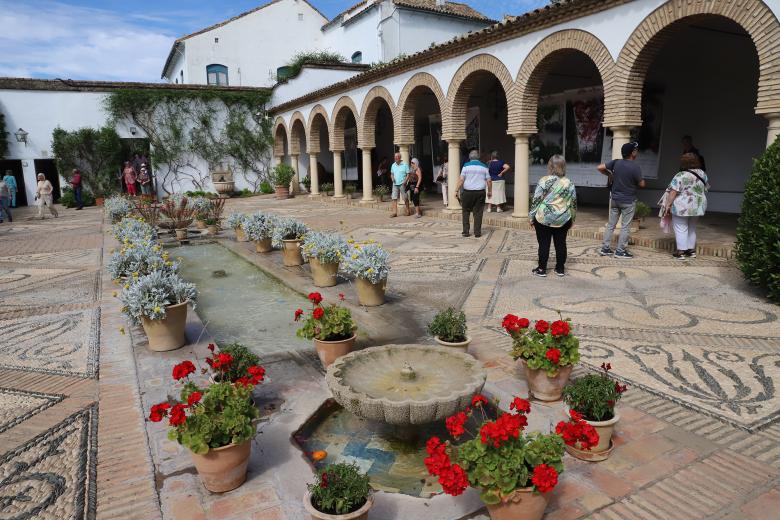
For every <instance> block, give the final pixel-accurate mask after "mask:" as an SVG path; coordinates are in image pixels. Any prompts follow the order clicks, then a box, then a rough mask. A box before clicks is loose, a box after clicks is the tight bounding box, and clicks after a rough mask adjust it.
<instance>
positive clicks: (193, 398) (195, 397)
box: [187, 392, 203, 406]
mask: <svg viewBox="0 0 780 520" xmlns="http://www.w3.org/2000/svg"><path fill="white" fill-rule="evenodd" d="M201 397H203V394H202V393H201V392H192V393H191V394H190V395H189V396H188V397H187V406H192V405H194V404H196V403H199V402H200V398H201Z"/></svg>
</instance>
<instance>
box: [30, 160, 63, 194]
mask: <svg viewBox="0 0 780 520" xmlns="http://www.w3.org/2000/svg"><path fill="white" fill-rule="evenodd" d="M39 173H42V174H44V175H45V176H46V179H47V180H48V181H49V182H50V183H51V185H52V186H53V187H54V192H53V193H52V195H53V196H54V202H57V201H58V200H60V195H62V194H61V193H60V174H59V173H58V172H57V165H56V163H55V162H54V159H35V176H36V178H37V176H38V174H39Z"/></svg>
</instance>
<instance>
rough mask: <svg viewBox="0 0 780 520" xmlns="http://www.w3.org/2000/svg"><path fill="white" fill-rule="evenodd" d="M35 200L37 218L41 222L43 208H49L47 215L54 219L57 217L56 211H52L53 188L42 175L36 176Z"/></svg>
mask: <svg viewBox="0 0 780 520" xmlns="http://www.w3.org/2000/svg"><path fill="white" fill-rule="evenodd" d="M35 200H36V201H38V218H39V219H41V220H43V208H44V207H46V208H49V213H51V214H52V215H54V218H57V217H59V215H58V214H57V210H56V209H54V186H52V185H51V182H49V180H48V179H47V178H46V176H45V175H44V174H42V173H39V174H38V185H37V186H36V188H35Z"/></svg>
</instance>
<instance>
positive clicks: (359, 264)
mask: <svg viewBox="0 0 780 520" xmlns="http://www.w3.org/2000/svg"><path fill="white" fill-rule="evenodd" d="M347 243H349V246H350V247H349V250H348V251H347V254H346V256H345V257H344V261H343V262H342V264H341V269H342V271H344V272H345V273H348V274H351V275H352V276H354V277H355V285H356V286H357V293H358V301H359V302H360V304H361V305H365V306H366V307H375V306H377V305H382V304H383V303H385V289H386V287H387V275H388V274H389V272H390V266H389V265H388V259H389V257H390V255H389V254H388V253H387V251H385V250H384V249H382V246H380V245H379V244H377V243H375V242H373V241H368V242H364V243H358V242H355V241H354V240H348V241H347Z"/></svg>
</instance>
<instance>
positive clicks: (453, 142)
mask: <svg viewBox="0 0 780 520" xmlns="http://www.w3.org/2000/svg"><path fill="white" fill-rule="evenodd" d="M443 141H445V142H446V143H447V146H457V147H458V148H460V143H462V142H463V139H443Z"/></svg>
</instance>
